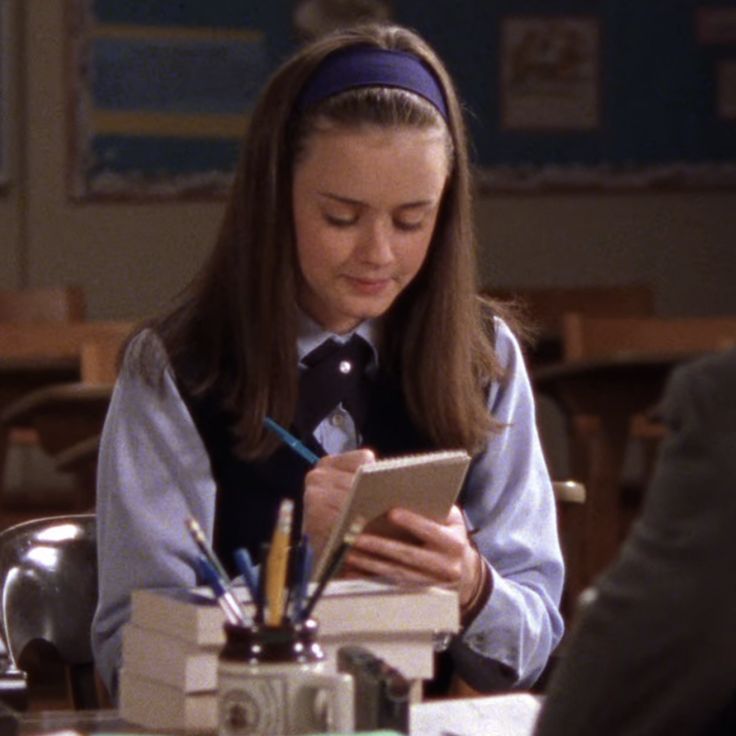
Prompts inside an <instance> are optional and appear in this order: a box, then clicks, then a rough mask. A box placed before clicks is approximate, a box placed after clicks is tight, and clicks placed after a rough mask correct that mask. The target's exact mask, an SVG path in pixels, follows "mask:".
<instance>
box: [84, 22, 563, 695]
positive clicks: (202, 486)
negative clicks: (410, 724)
mask: <svg viewBox="0 0 736 736" xmlns="http://www.w3.org/2000/svg"><path fill="white" fill-rule="evenodd" d="M469 190H470V182H469V166H468V154H467V144H466V133H465V129H464V126H463V121H462V116H461V111H460V107H459V103H458V99H457V95H456V92H455V90H454V87H453V85H452V82H451V80H450V78H449V76H448V74H447V72H446V71H445V69H444V67H443V65H442V64H441V62H440V61H439V60H438V59H437V57H436V56H435V54H434V53H433V52H432V51H431V50H430V49H429V48H428V47H427V46H426V44H425V43H424V42H423V41H422V40H421V39H420V38H418V37H417V36H416V35H415V34H414V33H412V32H410V31H407V30H405V29H402V28H399V27H394V26H366V27H362V28H358V29H353V30H349V31H344V32H340V33H338V34H336V35H331V36H328V37H326V38H324V39H322V40H319V41H316V42H314V43H312V44H310V45H309V46H307V47H305V48H303V49H302V50H301V51H299V52H298V53H296V54H295V55H294V56H293V57H292V58H291V59H290V60H289V61H287V62H286V63H285V64H284V65H283V66H282V67H281V68H280V69H279V70H278V71H277V72H276V73H275V74H274V76H273V77H272V79H271V81H270V82H269V84H268V85H267V87H266V89H265V90H264V92H263V95H262V97H261V100H260V102H259V104H258V106H257V108H256V110H255V111H254V114H253V117H252V120H251V123H250V127H249V131H248V134H247V137H246V140H245V144H244V148H243V151H242V156H241V161H240V164H239V167H238V171H237V174H236V179H235V182H234V185H233V188H232V193H231V196H230V199H229V203H228V206H227V210H226V213H225V216H224V221H223V224H222V227H221V230H220V234H219V237H218V240H217V243H216V246H215V248H214V250H213V252H212V254H211V256H210V258H209V260H208V261H207V263H206V264H205V266H204V268H203V269H202V271H201V272H200V274H199V275H198V277H197V278H196V279H195V280H194V282H193V283H192V284H191V285H190V287H189V288H188V289H187V290H186V291H185V293H184V294H183V296H182V297H181V298H180V300H179V301H178V302H177V304H176V305H175V306H174V307H172V309H171V310H169V311H168V312H167V313H166V314H164V315H162V316H161V317H160V318H158V319H156V320H154V321H152V322H151V323H150V324H149V325H148V327H147V328H146V329H144V330H142V331H141V332H140V333H139V334H138V335H137V336H136V337H135V338H134V339H133V341H132V342H131V343H130V344H129V346H128V349H127V352H126V356H125V359H124V362H123V365H122V368H121V373H120V377H119V380H118V384H117V387H116V389H115V394H114V396H113V400H112V403H111V406H110V411H109V415H108V418H107V422H106V425H105V430H104V433H103V438H102V445H101V450H100V459H99V483H98V526H99V566H100V599H99V606H98V610H97V614H96V617H95V622H94V631H93V643H94V650H95V656H96V661H97V665H98V668H99V670H100V672H101V674H102V676H103V678H104V680H105V682H106V683H107V684H108V686H109V687H110V689H111V691H112V692H114V691H115V679H116V669H117V667H118V666H119V664H120V628H121V626H122V624H123V623H124V622H125V620H126V619H127V617H128V614H129V595H130V592H131V590H133V589H135V588H142V587H155V586H177V585H180V586H191V585H194V584H195V583H196V577H195V566H194V564H193V561H194V556H195V549H194V546H193V545H192V544H191V540H190V539H189V538H188V536H187V534H186V532H185V520H186V519H187V518H188V517H189V516H190V515H193V516H195V517H196V518H198V519H199V520H200V522H201V523H202V525H203V527H204V528H205V531H206V533H207V534H208V535H209V537H210V539H211V540H212V542H213V545H214V548H215V550H216V552H217V553H218V554H219V556H220V557H221V559H222V560H223V561H224V562H225V563H226V564H230V563H231V561H232V551H233V550H234V549H235V548H237V547H240V546H245V547H247V548H248V549H249V550H250V551H251V554H254V555H257V554H258V547H259V545H260V543H261V542H263V541H266V540H267V539H268V536H269V535H270V532H271V529H272V527H273V523H274V519H275V516H276V510H277V508H278V506H279V503H280V501H281V500H282V499H283V498H284V497H291V498H293V499H294V500H295V501H296V505H297V510H298V516H299V520H300V523H299V528H302V527H303V528H304V530H305V531H306V532H307V533H308V534H309V538H310V540H311V541H312V542H313V543H314V544H315V546H316V547H317V548H318V549H319V548H320V547H321V546H322V545H323V544H324V541H325V539H326V534H327V531H328V530H329V528H330V527H331V525H332V523H333V521H334V519H335V517H336V514H337V511H338V509H339V508H340V505H341V502H342V499H343V498H344V494H345V492H346V489H347V488H348V487H349V485H350V482H351V479H352V477H353V474H354V473H355V471H356V469H357V468H358V467H359V465H360V464H362V463H366V462H371V461H373V460H374V458H375V457H376V456H388V455H396V454H403V453H407V452H415V451H421V450H428V449H432V448H436V449H440V448H459V447H462V448H466V449H467V450H468V451H469V452H471V453H472V454H473V455H474V460H473V463H472V465H471V469H470V471H469V474H468V476H467V480H466V483H465V486H464V488H463V490H462V492H461V496H460V501H459V507H456V508H453V510H452V512H451V513H450V515H449V517H448V518H447V519H446V520H445V521H444V522H443V523H437V522H434V521H431V520H429V519H426V518H423V517H421V516H418V515H416V514H413V513H410V512H409V511H407V510H405V509H394V510H393V511H392V512H391V515H390V518H391V521H392V522H393V523H394V524H395V525H397V526H399V527H401V528H403V529H404V530H406V531H408V532H409V533H410V534H411V535H412V536H413V537H414V538H415V539H416V543H411V544H410V543H406V542H403V543H402V542H398V541H395V540H389V539H387V538H383V537H378V536H373V535H369V534H363V535H361V537H360V538H359V540H358V542H357V543H356V545H355V548H354V551H353V552H352V553H351V555H350V556H349V558H348V560H347V564H348V571H349V572H350V573H351V574H361V575H381V576H389V577H391V578H393V579H395V580H399V581H426V582H438V583H449V584H454V585H455V586H457V589H458V592H459V598H460V603H461V610H462V619H463V630H462V632H461V633H460V634H459V635H458V636H457V637H456V638H455V640H454V641H453V642H452V644H451V646H450V655H451V658H452V661H453V665H454V668H455V671H456V672H457V673H458V674H459V675H460V676H461V677H463V678H464V679H465V680H466V681H468V682H469V683H470V684H471V685H473V686H474V687H476V688H478V689H480V690H484V691H491V690H494V689H501V688H508V687H512V686H528V685H530V684H531V683H532V682H533V681H534V680H535V678H536V677H537V676H538V675H539V673H540V672H541V671H542V669H543V667H544V665H545V663H546V661H547V658H548V656H549V654H550V652H551V651H552V649H553V648H554V646H555V645H556V643H557V642H558V640H559V638H560V636H561V633H562V622H561V618H560V615H559V613H558V610H557V606H558V603H559V598H560V593H561V587H562V576H563V571H562V562H561V557H560V551H559V545H558V541H557V535H556V526H555V509H554V499H553V494H552V490H551V483H550V480H549V476H548V473H547V469H546V466H545V463H544V460H543V457H542V453H541V450H540V445H539V441H538V437H537V433H536V429H535V422H534V406H533V399H532V394H531V390H530V387H529V381H528V378H527V375H526V372H525V368H524V363H523V360H522V357H521V354H520V350H519V346H518V343H517V341H516V339H515V338H514V336H513V335H512V333H511V331H510V329H509V327H508V326H507V324H506V323H505V322H504V321H503V320H502V319H501V318H500V317H498V316H494V314H493V311H492V307H491V305H488V304H485V303H483V302H482V301H481V300H479V299H478V298H477V296H476V284H475V273H474V242H473V234H472V221H471V209H470V205H471V203H470V192H469ZM329 338H332V341H331V342H330V341H329V340H328V339H329ZM325 343H326V347H320V346H321V345H325ZM316 348H317V350H315V349H316ZM330 351H332V352H330ZM325 353H327V355H325ZM345 365H347V366H348V368H347V372H348V373H350V374H351V375H352V376H353V377H354V380H351V381H343V380H342V379H339V380H338V373H339V372H340V371H344V369H345ZM341 366H342V367H341ZM353 367H354V369H353ZM266 416H269V417H271V418H273V419H274V420H276V421H277V422H279V423H280V424H281V425H283V426H286V427H290V428H291V430H292V431H293V432H294V433H295V434H297V435H298V436H299V437H300V438H301V439H302V440H303V441H304V442H305V443H306V444H307V445H309V446H311V447H312V449H313V450H315V452H317V454H319V455H320V456H323V457H322V459H321V460H320V461H319V462H318V464H317V465H316V466H315V467H314V468H311V469H310V467H309V466H308V464H307V463H305V462H304V461H303V460H302V459H301V458H300V457H298V456H296V455H295V454H294V453H292V452H291V451H290V450H289V449H288V448H286V447H284V446H281V445H279V442H278V440H277V439H276V438H274V437H273V436H272V435H271V434H269V433H268V432H267V431H266V430H265V429H264V418H265V417H266ZM461 508H462V511H461ZM466 520H467V523H468V524H469V525H470V526H471V527H472V528H473V529H474V530H475V532H474V534H473V537H472V541H471V538H470V536H469V533H468V530H467V528H466Z"/></svg>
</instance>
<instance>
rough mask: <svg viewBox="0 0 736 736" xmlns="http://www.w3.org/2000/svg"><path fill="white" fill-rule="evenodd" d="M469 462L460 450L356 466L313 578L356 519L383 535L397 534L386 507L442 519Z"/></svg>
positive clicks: (367, 527)
mask: <svg viewBox="0 0 736 736" xmlns="http://www.w3.org/2000/svg"><path fill="white" fill-rule="evenodd" d="M469 465H470V455H468V453H467V452H465V451H464V450H446V451H440V452H430V453H423V454H417V455H405V456H402V457H396V458H389V459H385V460H378V461H377V462H375V463H367V464H365V465H361V466H360V467H359V468H358V470H357V471H356V473H355V477H354V478H353V484H352V486H351V488H350V491H349V492H348V494H347V497H346V500H345V504H344V506H343V508H342V510H341V512H340V514H339V516H338V518H337V521H336V523H335V525H334V527H333V529H332V531H331V533H330V536H329V537H328V539H327V543H326V544H325V546H324V548H323V549H322V551H321V554H320V556H319V559H318V561H317V564H316V565H315V568H314V574H313V579H318V578H320V576H321V575H322V572H323V570H324V569H325V566H326V565H327V564H328V561H329V560H330V559H331V557H332V554H333V552H334V550H335V548H336V547H337V546H338V545H339V544H340V542H341V541H342V539H343V537H344V536H345V532H346V531H347V529H348V527H349V526H350V524H351V523H353V521H354V520H355V519H356V517H363V518H364V519H366V520H367V525H366V531H368V532H370V533H372V534H379V535H384V536H397V533H398V530H397V529H396V528H395V527H393V526H392V525H391V524H390V523H389V522H388V520H387V519H386V518H385V515H386V513H387V512H388V511H389V510H390V509H392V508H396V507H402V508H406V509H409V510H410V511H414V512H416V513H418V514H421V515H423V516H426V517H428V518H430V519H434V520H435V521H444V520H445V519H446V518H447V515H448V514H449V513H450V509H451V508H452V505H453V504H454V503H455V500H456V499H457V496H458V494H459V492H460V488H461V487H462V484H463V480H464V479H465V475H466V473H467V471H468V466H469Z"/></svg>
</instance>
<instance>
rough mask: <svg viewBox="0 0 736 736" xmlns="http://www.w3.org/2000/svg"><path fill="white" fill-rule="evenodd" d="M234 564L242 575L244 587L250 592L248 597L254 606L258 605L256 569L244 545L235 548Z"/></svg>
mask: <svg viewBox="0 0 736 736" xmlns="http://www.w3.org/2000/svg"><path fill="white" fill-rule="evenodd" d="M233 557H234V558H235V565H236V567H237V568H238V571H239V572H240V574H241V575H242V576H243V582H244V583H245V587H246V588H247V589H248V593H250V599H251V602H252V603H253V605H254V606H256V605H258V574H259V573H258V571H257V570H256V569H255V567H254V566H253V560H251V558H250V554H248V550H247V549H245V547H240V548H239V549H236V550H235V552H234V553H233Z"/></svg>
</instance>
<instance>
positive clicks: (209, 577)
mask: <svg viewBox="0 0 736 736" xmlns="http://www.w3.org/2000/svg"><path fill="white" fill-rule="evenodd" d="M197 568H198V570H199V574H200V576H201V577H202V579H203V580H204V582H205V584H206V585H208V586H209V587H210V589H211V590H212V592H213V593H214V594H215V599H216V600H217V603H218V604H219V606H220V608H221V609H222V610H223V612H224V613H225V618H226V619H227V620H228V623H231V624H239V625H241V626H242V625H244V624H245V623H246V621H245V615H244V613H243V609H242V608H241V607H240V604H239V603H238V601H237V599H236V598H235V596H234V595H233V592H232V591H231V590H228V589H227V588H226V587H225V585H224V583H223V581H222V580H221V578H220V576H219V574H218V573H217V570H216V569H215V568H214V567H213V566H212V563H211V562H210V561H209V560H208V559H207V558H206V557H205V556H204V555H197Z"/></svg>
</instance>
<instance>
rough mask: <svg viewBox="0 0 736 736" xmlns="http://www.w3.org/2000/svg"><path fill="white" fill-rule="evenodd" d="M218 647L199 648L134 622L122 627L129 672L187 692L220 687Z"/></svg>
mask: <svg viewBox="0 0 736 736" xmlns="http://www.w3.org/2000/svg"><path fill="white" fill-rule="evenodd" d="M219 651H220V646H219V645H210V646H200V645H199V644H195V643H193V642H191V641H187V640H186V639H179V638H178V637H176V636H169V635H168V634H164V633H163V632H161V631H154V630H153V629H144V628H142V627H140V626H137V625H136V624H133V623H127V624H125V626H123V663H124V664H125V665H126V669H127V670H128V672H135V673H136V674H137V675H141V676H142V677H144V678H147V679H149V680H156V681H158V682H161V683H163V684H165V685H170V686H172V687H175V688H177V689H178V690H182V691H184V692H188V693H197V692H206V691H211V690H214V689H215V688H216V687H217V655H218V653H219Z"/></svg>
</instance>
